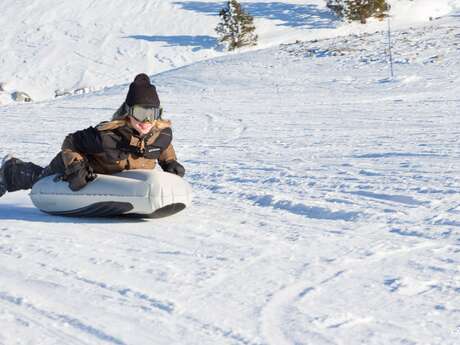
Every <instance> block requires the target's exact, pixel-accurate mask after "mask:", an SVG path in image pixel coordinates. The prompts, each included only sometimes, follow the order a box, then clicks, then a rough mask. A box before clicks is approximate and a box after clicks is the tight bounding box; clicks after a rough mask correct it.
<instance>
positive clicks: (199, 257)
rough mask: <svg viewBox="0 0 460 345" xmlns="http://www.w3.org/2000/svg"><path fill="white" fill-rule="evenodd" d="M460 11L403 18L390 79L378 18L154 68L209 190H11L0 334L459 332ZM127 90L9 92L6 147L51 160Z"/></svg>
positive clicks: (316, 340)
mask: <svg viewBox="0 0 460 345" xmlns="http://www.w3.org/2000/svg"><path fill="white" fill-rule="evenodd" d="M459 18H460V17H459V15H458V13H457V14H453V15H451V16H449V17H446V18H442V19H439V20H435V21H433V22H431V23H430V24H429V25H428V26H425V27H419V28H417V29H411V30H405V31H399V32H396V33H395V34H394V54H395V60H396V64H395V73H396V77H395V79H393V80H388V79H387V77H388V66H387V64H386V62H385V47H386V38H385V35H384V34H383V33H379V32H377V33H373V34H362V35H352V36H349V37H344V38H336V39H328V40H319V41H317V42H309V43H302V42H301V43H297V44H286V45H282V46H281V47H274V48H271V49H267V50H260V51H257V52H248V53H245V54H240V55H231V56H227V57H220V58H217V59H210V60H206V61H203V62H199V63H195V64H192V65H190V66H187V67H183V68H179V69H176V70H172V71H168V72H164V73H162V74H159V75H155V76H153V80H154V82H155V84H156V85H157V86H158V90H159V93H160V97H161V100H162V103H163V105H164V106H165V109H166V114H167V116H168V117H169V118H171V119H172V120H173V123H174V133H175V139H174V140H175V145H176V148H177V151H178V155H179V159H180V160H181V162H183V163H184V165H185V166H186V168H187V175H186V178H187V180H188V181H190V182H191V183H192V185H193V188H194V192H195V200H194V205H193V206H192V207H191V208H189V209H187V210H185V211H184V212H183V213H180V214H178V215H176V216H173V217H170V218H167V219H161V220H154V221H120V220H110V219H108V220H104V219H72V218H61V217H51V216H48V215H45V214H42V213H40V212H39V211H38V210H37V209H35V208H33V206H32V204H31V202H30V200H29V199H28V196H27V193H26V192H18V193H11V194H7V195H5V196H4V197H3V198H2V199H1V200H0V219H1V220H0V265H1V270H0V325H1V327H0V344H2V345H12V344H15V345H16V344H17V345H19V344H21V345H22V344H43V345H51V344H168V345H169V344H197V345H198V344H199V345H203V344H212V345H215V344H270V345H271V344H273V345H283V344H315V345H321V344H347V345H349V344H351V345H352V344H400V345H403V344H439V345H441V344H442V345H454V344H457V343H458V336H459V333H460V318H459V310H460V292H459V291H460V278H459V277H460V275H459V264H460V254H459V253H460V250H459V240H460V237H459V226H460V198H459V196H458V195H459V192H460V187H459V186H460V180H459V176H460V175H459V172H460V148H459V145H458V136H459V131H458V128H459V125H460V123H459V119H458V116H457V112H458V105H459V101H460V100H459V97H458V94H459V92H460V84H459V74H460V70H459V68H458V64H457V61H458V60H459V57H460V50H459V47H460V46H459V44H460V29H459V27H460V25H459V24H460V23H459ZM126 89H127V88H126V85H123V86H119V87H114V88H110V89H107V90H101V91H99V92H95V93H92V94H86V95H81V96H74V97H67V98H61V99H58V100H54V101H46V102H39V103H33V104H16V105H13V104H12V105H6V106H3V107H0V116H1V118H2V119H3V126H2V128H3V130H2V132H1V135H0V147H1V148H2V151H4V152H7V151H8V152H13V153H16V154H17V155H18V156H19V157H21V158H23V159H27V160H33V161H35V162H37V163H40V164H46V163H47V162H48V161H49V160H50V159H51V158H52V157H53V155H54V154H55V153H56V151H57V150H58V148H59V145H60V143H61V141H62V139H63V137H64V135H65V133H68V132H71V131H74V130H76V129H80V128H82V127H84V126H89V125H92V124H95V123H97V122H98V121H101V120H105V119H108V118H109V117H110V115H111V113H112V112H113V111H114V109H115V108H116V107H117V106H118V105H119V103H120V102H121V101H122V100H123V99H124V96H125V93H126ZM42 129H46V133H45V131H44V130H42Z"/></svg>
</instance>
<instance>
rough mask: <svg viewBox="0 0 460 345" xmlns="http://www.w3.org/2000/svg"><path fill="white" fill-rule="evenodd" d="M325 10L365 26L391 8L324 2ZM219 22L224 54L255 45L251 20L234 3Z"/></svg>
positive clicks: (355, 1)
mask: <svg viewBox="0 0 460 345" xmlns="http://www.w3.org/2000/svg"><path fill="white" fill-rule="evenodd" d="M325 1H326V3H327V7H328V8H329V9H331V10H332V11H333V12H334V13H335V14H336V15H337V16H338V17H340V18H342V19H343V20H346V21H349V22H352V21H360V22H361V23H363V24H365V23H366V21H367V19H368V18H370V17H375V18H380V19H382V18H384V17H385V16H386V15H387V13H388V11H389V9H390V5H389V4H388V3H387V2H386V0H325ZM219 17H220V22H219V24H218V25H217V27H216V29H215V30H216V32H217V34H218V35H219V42H220V43H221V44H223V45H224V46H225V47H226V49H227V50H234V49H237V48H241V47H244V46H255V45H257V35H256V34H255V29H256V27H255V25H254V17H253V16H251V15H250V14H249V13H248V12H246V11H245V10H244V9H243V8H242V7H241V4H240V3H239V2H238V1H237V0H229V1H227V3H226V5H225V7H224V8H222V9H221V10H220V12H219Z"/></svg>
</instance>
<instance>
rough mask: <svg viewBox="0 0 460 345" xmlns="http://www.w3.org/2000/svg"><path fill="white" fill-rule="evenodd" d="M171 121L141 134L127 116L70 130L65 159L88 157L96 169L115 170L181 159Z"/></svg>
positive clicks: (69, 162)
mask: <svg viewBox="0 0 460 345" xmlns="http://www.w3.org/2000/svg"><path fill="white" fill-rule="evenodd" d="M171 140H172V130H171V128H170V123H169V122H168V121H159V122H158V123H156V125H155V126H154V128H153V129H152V131H151V132H150V133H149V134H147V135H145V136H143V137H141V136H139V134H138V133H137V132H136V131H135V130H134V129H133V128H132V127H131V125H130V124H129V122H128V121H126V120H116V121H109V122H102V123H100V124H99V125H98V126H96V127H95V128H94V127H89V128H87V129H84V130H82V131H77V132H75V133H72V134H69V135H68V136H67V137H66V138H65V140H64V143H63V144H62V151H61V155H62V159H63V162H64V165H65V166H66V167H68V166H69V165H70V164H72V163H73V162H74V161H77V160H82V159H84V158H86V159H87V160H88V162H89V164H90V166H91V167H92V168H93V170H94V172H95V173H101V174H113V173H117V172H120V171H123V170H130V169H153V168H155V165H156V161H157V160H158V162H159V163H160V165H161V164H162V163H165V162H167V161H171V160H177V158H176V154H175V151H174V148H173V146H172V144H171Z"/></svg>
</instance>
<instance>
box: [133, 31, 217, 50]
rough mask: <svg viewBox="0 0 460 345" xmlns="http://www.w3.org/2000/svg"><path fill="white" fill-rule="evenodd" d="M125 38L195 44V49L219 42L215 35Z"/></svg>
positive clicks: (213, 45)
mask: <svg viewBox="0 0 460 345" xmlns="http://www.w3.org/2000/svg"><path fill="white" fill-rule="evenodd" d="M125 38H132V39H135V40H143V41H148V42H164V43H166V44H169V45H170V46H171V47H174V46H193V47H196V48H194V50H199V49H211V48H213V47H215V46H216V45H217V44H218V42H217V39H216V38H215V37H211V36H206V35H202V36H186V35H180V36H147V35H131V36H126V37H125Z"/></svg>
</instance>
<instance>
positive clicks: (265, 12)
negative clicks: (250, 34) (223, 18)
mask: <svg viewBox="0 0 460 345" xmlns="http://www.w3.org/2000/svg"><path fill="white" fill-rule="evenodd" d="M174 4H176V5H178V6H180V7H182V8H183V9H185V10H188V11H194V12H200V13H205V14H209V15H215V16H217V15H218V14H219V12H220V10H221V9H222V8H223V7H224V6H225V3H224V2H222V3H210V2H198V1H187V2H175V3H174ZM242 7H243V9H245V10H246V11H247V12H248V13H249V14H251V15H252V16H253V17H255V18H266V19H272V20H280V21H282V22H283V23H281V24H278V25H279V26H288V27H300V26H305V27H308V28H316V29H324V28H335V27H336V22H337V18H336V16H335V15H334V14H333V13H332V11H331V10H329V9H327V8H319V7H318V6H317V5H307V4H305V5H296V4H286V3H283V2H245V3H244V4H242Z"/></svg>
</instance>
